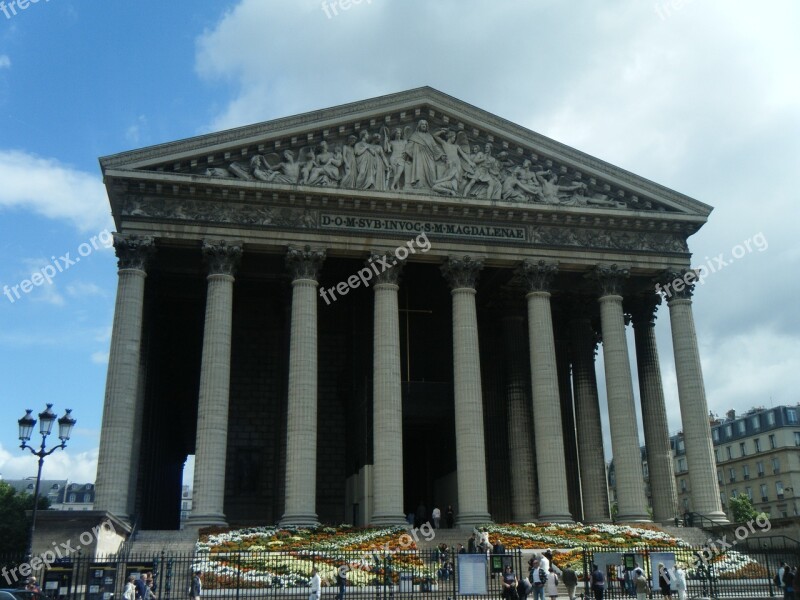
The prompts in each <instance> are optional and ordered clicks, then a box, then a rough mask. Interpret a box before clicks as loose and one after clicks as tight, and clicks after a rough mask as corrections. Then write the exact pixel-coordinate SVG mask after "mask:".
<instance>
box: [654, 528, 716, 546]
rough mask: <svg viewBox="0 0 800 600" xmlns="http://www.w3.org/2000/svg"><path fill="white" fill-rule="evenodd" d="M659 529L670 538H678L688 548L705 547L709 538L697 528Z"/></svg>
mask: <svg viewBox="0 0 800 600" xmlns="http://www.w3.org/2000/svg"><path fill="white" fill-rule="evenodd" d="M661 528H662V529H663V530H664V531H666V532H667V533H668V534H670V535H671V536H672V537H676V538H680V539H682V540H683V541H684V542H686V543H687V544H689V545H690V546H705V545H706V543H707V541H708V538H709V537H710V536H709V534H708V533H707V532H706V531H703V530H702V529H700V528H699V527H675V526H674V525H662V526H661Z"/></svg>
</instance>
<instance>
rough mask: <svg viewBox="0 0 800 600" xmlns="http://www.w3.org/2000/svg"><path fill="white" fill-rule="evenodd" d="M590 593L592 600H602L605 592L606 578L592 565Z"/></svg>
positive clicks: (598, 568)
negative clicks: (592, 596)
mask: <svg viewBox="0 0 800 600" xmlns="http://www.w3.org/2000/svg"><path fill="white" fill-rule="evenodd" d="M591 579H592V593H593V594H594V600H603V594H605V591H606V576H605V574H604V573H603V571H602V570H601V569H600V567H598V566H597V565H592V577H591Z"/></svg>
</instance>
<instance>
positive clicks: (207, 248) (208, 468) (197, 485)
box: [189, 241, 242, 527]
mask: <svg viewBox="0 0 800 600" xmlns="http://www.w3.org/2000/svg"><path fill="white" fill-rule="evenodd" d="M241 256H242V247H241V245H239V244H232V245H229V244H228V243H227V242H225V241H219V242H214V243H209V242H204V243H203V258H204V259H205V261H206V264H207V266H208V277H207V278H206V279H207V281H208V289H207V291H206V320H205V325H204V327H203V355H202V360H201V363H200V394H199V399H198V404H197V438H196V440H197V441H196V446H195V467H194V495H193V497H194V502H193V504H192V514H191V516H190V517H189V523H190V524H192V525H198V526H201V527H207V526H210V525H223V526H224V525H227V522H226V520H225V459H226V457H227V454H228V398H229V395H230V380H231V331H232V324H233V281H234V280H233V274H234V272H235V270H236V265H237V264H238V263H239V260H240V259H241Z"/></svg>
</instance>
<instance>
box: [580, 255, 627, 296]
mask: <svg viewBox="0 0 800 600" xmlns="http://www.w3.org/2000/svg"><path fill="white" fill-rule="evenodd" d="M586 277H587V278H589V279H592V280H594V281H595V282H596V283H597V287H598V290H599V293H600V297H601V298H602V297H603V296H622V291H623V289H624V287H625V280H626V279H628V277H630V270H629V269H627V268H625V267H620V266H619V265H617V264H616V263H615V264H612V265H597V266H595V267H594V269H592V270H591V271H589V273H587V274H586Z"/></svg>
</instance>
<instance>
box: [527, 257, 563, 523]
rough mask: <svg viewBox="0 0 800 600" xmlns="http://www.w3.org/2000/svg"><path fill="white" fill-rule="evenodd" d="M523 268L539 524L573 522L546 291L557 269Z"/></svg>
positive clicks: (542, 265) (545, 266)
mask: <svg viewBox="0 0 800 600" xmlns="http://www.w3.org/2000/svg"><path fill="white" fill-rule="evenodd" d="M520 269H521V274H522V275H523V276H524V277H525V278H526V280H527V282H528V289H529V290H530V292H529V293H528V295H527V296H526V298H527V301H528V343H529V344H530V357H531V379H532V382H533V386H532V387H533V432H534V436H535V440H536V474H537V481H538V488H539V520H540V521H547V522H562V523H564V522H571V521H572V516H571V515H570V514H569V505H568V493H569V492H568V488H567V478H566V474H565V469H566V463H565V460H564V438H563V429H562V426H561V399H560V396H559V390H558V367H557V364H556V344H555V338H554V336H553V315H552V311H551V309H550V292H549V291H547V290H548V289H549V287H550V284H551V282H552V279H553V277H555V275H556V273H557V270H558V268H557V266H556V265H552V264H547V263H545V262H544V261H539V262H538V263H535V264H534V263H531V262H528V261H526V262H524V263H523V265H522V266H521V267H520Z"/></svg>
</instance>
